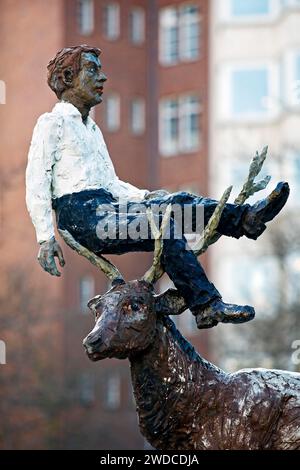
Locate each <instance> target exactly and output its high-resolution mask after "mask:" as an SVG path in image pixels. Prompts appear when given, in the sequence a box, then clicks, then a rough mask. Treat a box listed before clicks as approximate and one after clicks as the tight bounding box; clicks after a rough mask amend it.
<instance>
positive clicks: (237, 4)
mask: <svg viewBox="0 0 300 470" xmlns="http://www.w3.org/2000/svg"><path fill="white" fill-rule="evenodd" d="M281 7H282V3H280V0H223V1H222V2H220V10H219V11H220V14H221V17H222V19H225V20H229V21H234V22H266V21H272V20H274V19H275V18H277V17H278V15H279V14H280V10H281Z"/></svg>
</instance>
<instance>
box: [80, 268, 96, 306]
mask: <svg viewBox="0 0 300 470" xmlns="http://www.w3.org/2000/svg"><path fill="white" fill-rule="evenodd" d="M83 282H87V283H89V287H90V286H91V288H89V293H88V294H85V295H83ZM95 292H96V283H95V278H94V276H92V274H84V275H83V276H81V277H80V278H79V308H80V313H82V314H83V315H85V314H87V313H88V312H89V309H88V306H87V302H88V301H89V300H91V299H92V298H93V297H94V296H95Z"/></svg>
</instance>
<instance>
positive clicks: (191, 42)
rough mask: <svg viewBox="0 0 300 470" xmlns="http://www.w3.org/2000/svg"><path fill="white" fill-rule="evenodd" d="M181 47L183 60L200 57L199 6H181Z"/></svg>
mask: <svg viewBox="0 0 300 470" xmlns="http://www.w3.org/2000/svg"><path fill="white" fill-rule="evenodd" d="M179 21H180V29H179V49H180V54H179V55H180V58H181V59H182V60H186V61H189V60H194V59H197V58H198V57H199V44H200V38H199V36H200V17H199V11H198V7H197V6H195V5H184V6H183V7H181V8H180V19H179Z"/></svg>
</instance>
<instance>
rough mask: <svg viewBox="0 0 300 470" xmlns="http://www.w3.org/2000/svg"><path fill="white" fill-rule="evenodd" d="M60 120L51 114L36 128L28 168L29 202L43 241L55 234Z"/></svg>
mask: <svg viewBox="0 0 300 470" xmlns="http://www.w3.org/2000/svg"><path fill="white" fill-rule="evenodd" d="M58 131H59V123H58V121H57V118H55V117H54V116H53V115H51V114H50V113H45V114H43V115H42V116H40V118H39V119H38V121H37V123H36V125H35V128H34V130H33V135H32V140H31V144H30V149H29V153H28V164H27V168H26V205H27V209H28V212H29V214H30V217H31V220H32V223H33V225H34V227H35V231H36V238H37V241H38V242H39V243H41V242H44V241H48V240H50V238H52V237H53V236H54V225H53V219H52V197H51V182H52V166H53V164H54V162H55V156H56V152H57V151H58V138H59V132H58Z"/></svg>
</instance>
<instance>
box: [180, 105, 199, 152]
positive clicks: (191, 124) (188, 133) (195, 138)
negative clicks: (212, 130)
mask: <svg viewBox="0 0 300 470" xmlns="http://www.w3.org/2000/svg"><path fill="white" fill-rule="evenodd" d="M199 118H200V103H199V99H198V98H197V97H196V96H187V97H184V98H183V99H181V101H180V149H181V150H182V151H184V152H187V151H192V150H195V149H197V148H198V146H199V134H200V119H199Z"/></svg>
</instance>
